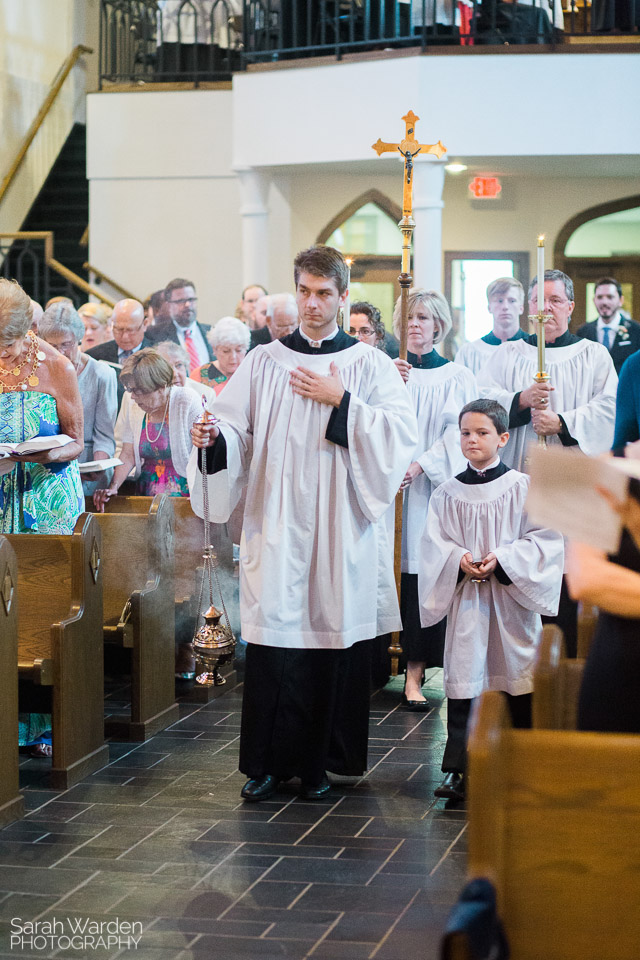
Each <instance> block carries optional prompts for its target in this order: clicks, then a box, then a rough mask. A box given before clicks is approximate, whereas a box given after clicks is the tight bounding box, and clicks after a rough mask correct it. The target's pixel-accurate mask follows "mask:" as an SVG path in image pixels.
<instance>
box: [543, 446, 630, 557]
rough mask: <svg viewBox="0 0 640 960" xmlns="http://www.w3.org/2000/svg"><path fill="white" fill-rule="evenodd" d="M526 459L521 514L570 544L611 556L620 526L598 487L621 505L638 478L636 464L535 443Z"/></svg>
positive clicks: (617, 545)
mask: <svg viewBox="0 0 640 960" xmlns="http://www.w3.org/2000/svg"><path fill="white" fill-rule="evenodd" d="M527 460H528V465H527V473H528V474H529V475H530V477H531V486H530V488H529V494H528V497H527V503H526V510H527V514H528V515H529V517H530V519H531V520H533V522H534V523H539V524H540V525H541V526H544V527H551V529H552V530H558V531H559V533H562V534H564V536H565V537H568V538H569V539H570V540H577V541H579V542H580V543H586V544H588V545H589V546H591V547H595V548H596V549H598V550H603V551H604V552H605V553H616V551H617V550H618V547H619V546H620V536H621V533H622V521H621V519H620V515H619V514H618V513H616V511H615V510H614V509H613V508H612V507H611V506H610V505H609V503H608V501H607V500H606V499H605V498H604V497H603V496H602V494H601V493H599V492H598V490H597V487H602V488H604V489H605V490H609V491H610V492H611V493H612V494H613V495H614V496H615V497H616V498H617V499H618V500H624V499H625V497H626V495H627V491H628V489H629V480H630V478H631V477H636V478H640V460H628V459H626V458H624V457H611V456H602V457H587V456H585V454H583V453H580V452H579V451H577V450H576V448H575V447H569V448H564V447H560V446H549V447H547V448H546V449H545V448H544V447H540V446H537V445H535V444H532V445H531V446H530V447H529V450H528V451H527Z"/></svg>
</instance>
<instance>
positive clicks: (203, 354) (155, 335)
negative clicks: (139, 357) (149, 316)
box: [147, 277, 215, 373]
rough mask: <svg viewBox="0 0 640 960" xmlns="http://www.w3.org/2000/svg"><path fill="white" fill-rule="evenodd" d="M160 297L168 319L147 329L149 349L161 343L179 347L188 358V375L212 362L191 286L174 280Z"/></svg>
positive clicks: (205, 328) (211, 354) (213, 357)
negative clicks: (165, 342)
mask: <svg viewBox="0 0 640 960" xmlns="http://www.w3.org/2000/svg"><path fill="white" fill-rule="evenodd" d="M164 296H165V300H166V303H167V308H168V310H169V316H170V319H169V320H168V321H165V322H164V323H158V324H156V325H155V326H153V327H149V331H148V334H147V336H148V338H149V340H150V343H151V346H153V344H154V343H160V342H161V341H162V340H172V341H173V342H174V343H179V344H180V346H181V347H184V349H185V350H186V351H187V353H188V355H189V372H190V373H191V372H192V371H193V370H197V369H198V367H201V366H202V364H203V363H209V362H210V361H211V360H215V356H214V353H213V350H212V349H211V347H210V345H209V342H208V340H207V327H205V326H204V325H203V324H201V323H198V321H197V314H198V298H197V296H196V288H195V286H194V284H193V282H192V281H191V280H185V279H183V278H182V277H176V279H175V280H171V281H170V282H169V283H168V284H167V286H166V287H165V291H164Z"/></svg>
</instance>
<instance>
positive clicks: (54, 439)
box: [0, 433, 74, 460]
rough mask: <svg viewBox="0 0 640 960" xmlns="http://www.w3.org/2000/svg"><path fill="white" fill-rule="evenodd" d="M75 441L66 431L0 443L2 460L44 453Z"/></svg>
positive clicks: (0, 457) (0, 458)
mask: <svg viewBox="0 0 640 960" xmlns="http://www.w3.org/2000/svg"><path fill="white" fill-rule="evenodd" d="M73 442H74V441H73V437H68V436H67V435H66V433H57V434H54V435H53V436H50V437H31V439H30V440H24V441H23V442H22V443H0V460H3V459H6V457H13V456H18V457H27V456H29V454H30V453H44V452H45V451H46V450H55V449H56V447H64V446H66V444H67V443H73Z"/></svg>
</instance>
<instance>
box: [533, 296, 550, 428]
mask: <svg viewBox="0 0 640 960" xmlns="http://www.w3.org/2000/svg"><path fill="white" fill-rule="evenodd" d="M548 320H553V314H549V313H543V311H542V310H539V311H538V312H537V313H532V314H529V321H530V322H531V323H533V324H535V327H536V339H537V341H538V370H537V373H536V374H535V376H534V380H535V381H536V382H537V383H546V382H547V381H548V380H550V379H551V378H550V376H549V373H548V371H547V360H546V341H545V333H544V327H545V324H546V322H547V321H548ZM546 409H548V407H547V408H546ZM546 445H547V438H546V437H544V436H542V435H541V434H539V435H538V446H540V447H546Z"/></svg>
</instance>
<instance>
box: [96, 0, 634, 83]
mask: <svg viewBox="0 0 640 960" xmlns="http://www.w3.org/2000/svg"><path fill="white" fill-rule="evenodd" d="M564 2H565V9H564V10H563V8H562V0H410V2H404V0H101V38H100V75H101V79H102V81H111V82H123V83H131V82H136V81H141V82H156V83H157V82H163V81H169V82H175V81H188V82H192V83H195V84H198V83H202V82H204V81H211V80H221V79H227V78H229V77H230V76H231V74H232V73H233V72H234V71H236V70H242V69H244V68H245V67H246V66H247V64H251V63H259V62H265V61H277V60H283V59H290V58H298V57H313V56H326V55H330V56H335V57H336V58H338V59H340V58H341V57H342V56H344V54H346V53H354V52H357V51H366V50H380V49H389V48H391V49H397V48H402V47H410V46H411V47H421V48H422V49H425V48H427V47H431V46H438V45H441V46H442V45H445V46H446V45H456V46H459V45H468V46H472V45H483V44H493V45H496V44H498V45H505V44H508V45H509V46H510V47H514V48H515V50H516V51H517V48H518V46H519V45H521V44H541V43H543V44H547V45H550V46H551V47H555V46H556V45H558V44H561V43H562V41H563V39H564V38H565V37H569V36H573V37H580V36H585V35H588V36H599V37H601V38H602V39H603V40H606V38H607V37H608V36H611V35H616V36H617V37H619V36H620V35H621V34H637V33H638V31H639V27H640V0H564Z"/></svg>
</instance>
